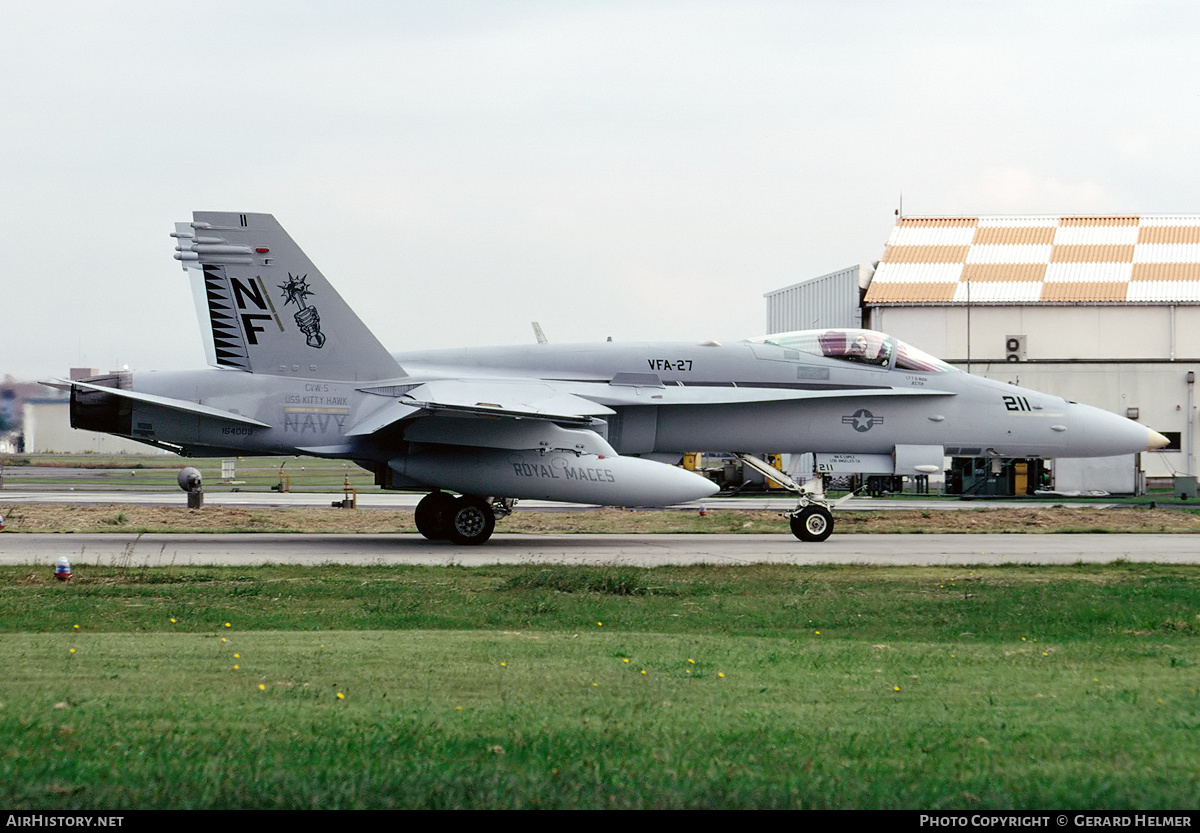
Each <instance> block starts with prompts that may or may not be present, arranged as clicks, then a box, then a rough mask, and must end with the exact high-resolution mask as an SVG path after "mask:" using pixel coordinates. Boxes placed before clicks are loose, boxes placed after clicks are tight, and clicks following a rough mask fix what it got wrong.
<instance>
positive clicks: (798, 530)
mask: <svg viewBox="0 0 1200 833" xmlns="http://www.w3.org/2000/svg"><path fill="white" fill-rule="evenodd" d="M792 534H793V535H795V536H796V537H797V538H799V539H800V540H801V541H809V542H813V543H816V542H819V541H824V540H825V539H826V538H828V537H829V536H830V535H832V534H833V515H832V514H831V513H830V512H829V510H828V509H826V508H824V507H823V506H809V507H806V508H805V509H804V511H802V512H801V513H800V515H799V517H794V518H792Z"/></svg>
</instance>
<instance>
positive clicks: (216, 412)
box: [54, 379, 271, 428]
mask: <svg viewBox="0 0 1200 833" xmlns="http://www.w3.org/2000/svg"><path fill="white" fill-rule="evenodd" d="M54 382H56V383H57V384H61V385H68V386H74V387H77V388H86V389H87V390H93V391H99V392H100V393H107V394H111V395H112V396H120V397H123V398H125V399H132V400H134V401H136V402H145V403H147V404H150V405H158V406H159V407H161V408H169V409H170V410H172V411H182V412H183V413H188V414H197V415H199V416H206V417H212V418H213V419H222V420H225V421H227V422H236V423H239V424H241V425H253V426H255V427H256V428H270V427H271V426H270V425H268V424H267V423H265V422H260V421H259V420H257V419H254V418H252V417H248V416H244V415H242V414H235V413H232V412H230V411H222V410H221V409H220V408H210V407H209V406H208V405H201V404H200V403H198V402H189V401H187V400H186V399H171V398H170V397H167V396H156V395H154V394H152V393H139V392H138V391H135V390H121V389H119V388H110V387H105V386H104V385H93V384H90V383H88V382H77V381H67V380H66V379H55V380H54Z"/></svg>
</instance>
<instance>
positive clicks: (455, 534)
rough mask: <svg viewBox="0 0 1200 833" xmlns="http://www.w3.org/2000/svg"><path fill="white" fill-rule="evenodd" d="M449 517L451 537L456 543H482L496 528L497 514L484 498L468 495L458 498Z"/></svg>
mask: <svg viewBox="0 0 1200 833" xmlns="http://www.w3.org/2000/svg"><path fill="white" fill-rule="evenodd" d="M449 518H450V525H449V538H450V540H451V541H453V542H454V543H456V544H467V545H470V544H482V543H483V542H484V541H486V540H487V539H488V538H491V537H492V531H493V530H495V528H496V514H495V513H494V512H493V511H492V506H491V504H490V503H488V502H487V501H485V500H483V499H482V498H477V497H470V496H467V495H463V496H462V497H460V498H458V500H456V501H454V505H453V507H451V509H450V513H449Z"/></svg>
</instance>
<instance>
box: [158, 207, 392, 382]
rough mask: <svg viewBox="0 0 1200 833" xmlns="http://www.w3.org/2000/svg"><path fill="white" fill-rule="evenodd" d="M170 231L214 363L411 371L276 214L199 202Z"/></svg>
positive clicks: (312, 372)
mask: <svg viewBox="0 0 1200 833" xmlns="http://www.w3.org/2000/svg"><path fill="white" fill-rule="evenodd" d="M171 236H172V237H174V238H176V239H177V241H178V245H177V246H176V247H175V249H176V250H175V258H176V260H179V261H181V262H182V263H183V267H184V269H185V270H186V271H187V273H188V275H189V276H190V277H191V282H192V294H193V296H194V298H195V302H196V314H197V315H198V316H199V318H200V330H201V332H202V333H203V334H204V336H205V339H204V340H205V349H206V352H207V355H208V362H209V364H211V365H213V366H215V367H228V368H234V369H237V370H244V371H246V372H248V373H267V374H272V375H277V376H294V377H298V378H306V379H332V380H339V381H379V380H383V379H395V378H399V377H401V376H403V375H404V371H403V370H401V369H400V366H399V365H398V364H397V363H396V360H395V359H393V358H392V356H391V355H390V354H389V353H388V352H387V351H386V350H385V349H384V348H383V345H381V344H380V343H379V340H378V339H376V338H375V336H374V335H373V334H372V333H371V331H370V330H368V329H367V326H366V325H365V324H363V322H362V321H361V320H360V319H359V317H358V316H357V315H355V314H354V311H353V310H351V309H350V307H349V306H347V305H346V302H345V301H343V300H342V298H341V296H340V295H338V293H337V291H336V290H335V289H334V288H333V287H332V286H331V285H330V283H329V281H327V280H326V279H325V276H324V275H322V274H321V272H320V270H318V269H317V267H316V266H314V265H313V263H312V261H310V260H309V259H308V257H307V256H306V255H305V254H304V252H303V251H301V249H300V247H299V246H297V245H296V243H295V242H294V241H293V240H292V238H291V237H290V236H288V233H287V232H286V231H284V230H283V227H282V226H280V225H279V223H278V222H276V220H275V218H274V217H273V216H271V215H270V214H234V213H224V212H214V211H197V212H195V214H193V220H192V222H190V223H176V224H175V233H174V234H172V235H171Z"/></svg>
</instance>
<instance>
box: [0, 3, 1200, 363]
mask: <svg viewBox="0 0 1200 833" xmlns="http://www.w3.org/2000/svg"><path fill="white" fill-rule="evenodd" d="M0 21H2V24H0V104H2V107H0V119H2V121H0V171H2V174H3V175H2V177H0V288H2V290H3V295H2V298H0V302H2V305H3V306H2V309H3V317H2V318H0V333H3V335H2V336H0V347H2V351H0V373H12V374H14V375H16V376H18V377H19V378H34V377H41V378H44V377H46V376H49V375H63V374H65V373H66V370H67V368H68V367H69V366H77V365H81V366H94V367H99V368H101V369H104V370H107V369H110V368H114V367H118V366H121V365H129V366H130V367H132V368H134V369H139V368H140V369H150V368H189V367H202V366H203V365H204V353H203V350H202V346H201V342H200V336H199V328H198V326H197V323H196V316H195V312H194V309H193V305H192V302H191V296H190V293H189V291H188V289H187V283H186V278H185V276H184V273H183V271H182V270H181V269H179V267H178V264H177V263H176V262H175V261H174V260H172V258H171V255H172V251H173V246H174V241H172V240H171V238H169V237H168V234H169V232H170V231H172V223H174V222H176V221H182V220H190V219H191V212H192V211H193V210H195V209H200V210H227V211H261V212H267V213H271V214H274V215H275V216H276V217H277V218H278V219H279V221H280V222H281V223H282V224H283V225H284V227H285V228H287V229H288V231H289V232H290V233H291V234H292V236H293V237H294V238H295V239H296V241H297V242H298V243H299V244H300V246H301V247H302V248H303V249H304V250H305V251H306V252H307V253H308V255H309V256H310V258H311V259H312V260H313V261H314V262H315V263H316V264H317V266H318V267H319V268H320V269H321V271H322V272H324V274H325V275H326V277H328V278H329V279H330V280H331V281H332V282H333V283H334V285H335V286H337V288H338V290H339V291H340V292H341V294H342V295H343V297H344V298H345V299H346V300H347V301H348V302H349V303H350V305H351V306H352V307H354V308H355V309H356V310H357V311H358V312H359V314H360V315H361V316H362V317H363V319H364V320H365V321H366V323H367V324H368V326H370V327H371V328H372V329H373V330H374V331H375V333H376V334H377V335H378V336H379V338H380V340H381V341H382V342H383V343H384V344H385V345H386V346H387V347H389V348H390V349H392V350H402V349H415V348H423V347H445V346H455V345H485V344H513V343H521V342H530V341H532V340H533V334H532V330H531V329H530V326H529V322H530V321H532V320H535V319H536V320H538V321H540V322H541V324H542V327H543V329H544V330H545V331H546V333H547V335H548V336H549V338H550V339H551V340H552V341H590V340H603V339H604V338H605V337H606V336H610V335H611V336H612V337H613V338H614V339H616V340H635V339H636V340H646V339H665V340H697V339H709V338H716V339H719V340H724V339H731V338H738V337H743V336H749V335H757V334H760V333H761V332H762V330H763V325H764V321H765V304H764V300H763V298H762V295H763V293H764V292H767V291H770V290H772V289H777V288H781V287H783V286H786V285H788V284H791V283H794V282H796V281H799V280H802V279H804V278H808V277H814V276H816V275H821V274H824V273H826V272H831V271H834V270H836V269H840V268H842V267H845V266H849V265H852V264H855V263H859V262H865V263H871V262H874V261H876V260H878V259H879V258H880V257H881V256H882V252H883V245H884V242H885V241H886V240H887V236H888V233H889V232H890V229H891V226H892V224H893V223H894V221H895V218H894V214H893V212H894V211H895V209H896V208H897V207H898V205H899V201H900V196H901V194H903V199H904V212H905V214H908V215H923V214H924V215H929V214H996V213H1046V214H1054V213H1089V214H1091V213H1094V214H1112V213H1132V212H1145V213H1170V212H1186V213H1195V212H1200V192H1197V189H1196V182H1197V161H1196V159H1197V156H1198V154H1200V83H1198V82H1200V61H1198V60H1197V56H1196V53H1197V46H1196V42H1195V38H1196V36H1197V33H1200V25H1198V24H1200V4H1197V3H1195V2H1182V1H1181V2H1157V3H1145V2H1103V0H1100V1H1099V2H1098V1H1097V0H1088V2H1057V3H1056V2H1052V1H1051V2H1047V0H1039V2H1028V3H1024V2H1012V1H1011V0H1006V2H1003V3H1000V2H986V3H985V2H966V0H944V1H941V2H939V1H938V0H929V1H928V2H921V0H906V2H895V1H894V0H893V1H891V2H883V0H879V1H878V2H875V1H873V0H861V2H855V0H842V2H838V3H833V2H746V1H743V2H733V1H732V0H725V1H724V2H654V0H637V1H636V2H589V0H570V2H568V1H567V0H559V1H558V2H550V1H549V0H546V1H544V2H533V1H532V0H531V1H530V2H517V1H516V0H514V2H504V0H481V2H465V0H464V1H463V2H456V0H437V1H436V2H433V0H431V1H430V2H397V0H380V1H379V2H353V0H349V1H347V0H340V1H339V2H337V3H332V2H331V3H308V2H303V0H288V2H256V1H255V0H239V2H220V1H219V2H212V1H211V0H209V1H208V2H200V3H186V4H184V3H172V2H163V0H158V2H142V0H129V2H96V1H95V0H92V2H78V3H74V2H53V0H48V2H45V3H30V2H23V1H20V2H19V1H18V0H0Z"/></svg>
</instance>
